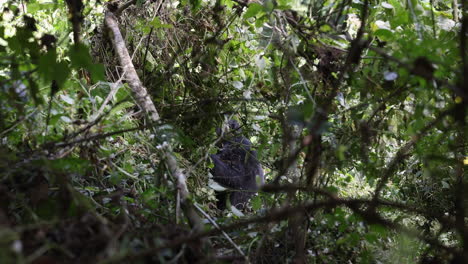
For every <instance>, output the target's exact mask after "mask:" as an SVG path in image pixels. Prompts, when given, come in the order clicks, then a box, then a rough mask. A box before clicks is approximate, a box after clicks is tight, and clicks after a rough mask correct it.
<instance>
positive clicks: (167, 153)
mask: <svg viewBox="0 0 468 264" xmlns="http://www.w3.org/2000/svg"><path fill="white" fill-rule="evenodd" d="M104 21H105V25H106V26H107V28H108V29H109V31H110V32H111V36H112V43H113V45H114V48H115V52H116V54H117V56H118V58H119V62H120V64H121V66H122V68H123V70H124V76H125V79H126V81H127V83H128V85H129V87H130V88H131V89H132V92H133V94H134V96H135V100H136V102H137V104H138V105H139V106H140V108H141V109H142V110H143V111H144V112H145V114H146V115H147V116H148V118H149V120H150V122H151V123H152V124H153V125H155V124H158V123H160V117H159V114H158V112H157V110H156V107H155V106H154V103H153V101H152V100H151V98H150V97H149V95H148V92H147V90H146V88H145V87H144V86H143V84H142V83H141V81H140V79H139V78H138V75H137V73H136V71H135V67H134V66H133V63H132V60H131V58H130V55H129V53H128V50H127V48H126V47H125V42H124V39H123V37H122V35H121V33H120V30H119V26H118V23H117V17H116V16H115V15H114V14H112V13H111V12H109V11H107V12H106V15H105V19H104ZM161 151H162V153H163V155H164V158H165V160H166V165H167V167H168V169H169V170H170V172H171V175H172V176H173V177H174V178H175V180H176V185H177V189H178V192H179V195H180V203H181V206H182V210H183V211H184V214H185V216H186V217H187V219H188V221H189V224H190V226H191V227H192V228H193V229H194V230H195V231H197V232H199V231H201V230H202V229H203V223H202V221H201V218H200V216H199V215H198V214H197V213H196V211H195V209H194V207H193V205H192V204H191V203H190V200H189V191H188V189H187V184H186V177H185V175H184V174H183V173H182V170H181V169H180V168H179V167H178V165H177V161H176V159H175V157H174V155H173V154H172V150H171V148H170V146H169V144H166V147H164V148H161Z"/></svg>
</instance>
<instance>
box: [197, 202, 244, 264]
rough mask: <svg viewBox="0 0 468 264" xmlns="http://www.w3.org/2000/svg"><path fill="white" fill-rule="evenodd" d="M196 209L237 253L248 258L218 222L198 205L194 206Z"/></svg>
mask: <svg viewBox="0 0 468 264" xmlns="http://www.w3.org/2000/svg"><path fill="white" fill-rule="evenodd" d="M194 206H195V208H197V209H198V211H200V213H202V214H203V215H204V216H205V217H206V219H208V221H210V223H211V224H212V225H213V226H214V227H215V228H216V229H218V230H219V231H221V233H222V234H223V236H224V237H225V238H226V239H227V240H228V241H229V243H231V245H232V246H233V247H234V248H235V249H236V250H237V252H239V254H241V255H242V256H243V257H244V258H245V259H246V260H247V258H246V257H245V254H244V252H243V251H242V249H241V248H240V247H239V246H238V245H237V244H236V243H235V242H234V241H233V240H232V238H231V237H230V236H229V235H228V234H227V233H226V232H224V230H222V229H221V228H220V227H219V225H218V224H217V223H216V221H215V220H214V219H213V218H211V216H210V215H209V214H207V213H206V212H205V211H203V209H201V208H200V206H198V204H194Z"/></svg>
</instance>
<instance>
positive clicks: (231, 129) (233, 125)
mask: <svg viewBox="0 0 468 264" xmlns="http://www.w3.org/2000/svg"><path fill="white" fill-rule="evenodd" d="M223 130H224V134H227V133H235V134H239V133H242V129H241V128H240V125H239V122H237V121H236V120H234V119H230V120H229V121H228V122H227V123H224V124H223V125H222V127H221V128H216V134H217V135H218V136H221V133H222V132H223Z"/></svg>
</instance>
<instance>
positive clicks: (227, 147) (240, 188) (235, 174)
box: [210, 120, 264, 210]
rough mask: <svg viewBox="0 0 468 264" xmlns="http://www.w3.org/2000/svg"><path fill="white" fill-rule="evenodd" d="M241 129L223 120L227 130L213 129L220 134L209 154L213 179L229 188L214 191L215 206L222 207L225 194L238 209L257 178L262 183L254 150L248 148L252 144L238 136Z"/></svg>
mask: <svg viewBox="0 0 468 264" xmlns="http://www.w3.org/2000/svg"><path fill="white" fill-rule="evenodd" d="M241 133H242V130H241V128H240V125H239V123H238V122H237V121H236V120H229V121H228V122H227V129H226V131H225V133H224V135H222V129H221V128H218V129H216V134H218V136H221V135H222V136H223V138H222V139H221V142H220V144H219V145H218V147H219V150H218V153H216V154H213V155H210V158H211V160H212V161H213V163H214V167H213V169H212V170H211V174H212V175H213V180H214V181H216V182H217V183H218V184H220V185H221V186H223V187H226V188H228V189H229V190H226V191H223V192H217V193H216V197H217V199H218V203H217V207H218V209H221V210H223V209H224V208H225V207H226V201H227V199H228V197H229V200H230V201H231V205H232V206H235V207H236V208H237V209H239V210H243V209H244V208H245V207H246V203H247V202H248V201H249V199H250V197H252V196H253V195H254V194H255V193H256V192H257V190H258V185H257V177H258V179H259V182H260V183H261V184H263V181H264V179H263V177H264V175H263V169H262V166H261V165H260V162H258V159H257V152H256V151H255V150H252V149H251V145H252V143H251V142H250V141H249V140H248V139H247V138H245V137H243V136H242V134H241Z"/></svg>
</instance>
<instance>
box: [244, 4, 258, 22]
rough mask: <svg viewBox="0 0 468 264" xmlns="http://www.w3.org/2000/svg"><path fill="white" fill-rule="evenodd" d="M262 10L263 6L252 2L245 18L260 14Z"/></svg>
mask: <svg viewBox="0 0 468 264" xmlns="http://www.w3.org/2000/svg"><path fill="white" fill-rule="evenodd" d="M261 11H263V6H262V5H261V4H259V3H252V4H250V5H249V8H248V9H247V11H246V12H245V14H244V19H248V18H251V17H254V16H256V15H258V14H259V13H260V12H261Z"/></svg>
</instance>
